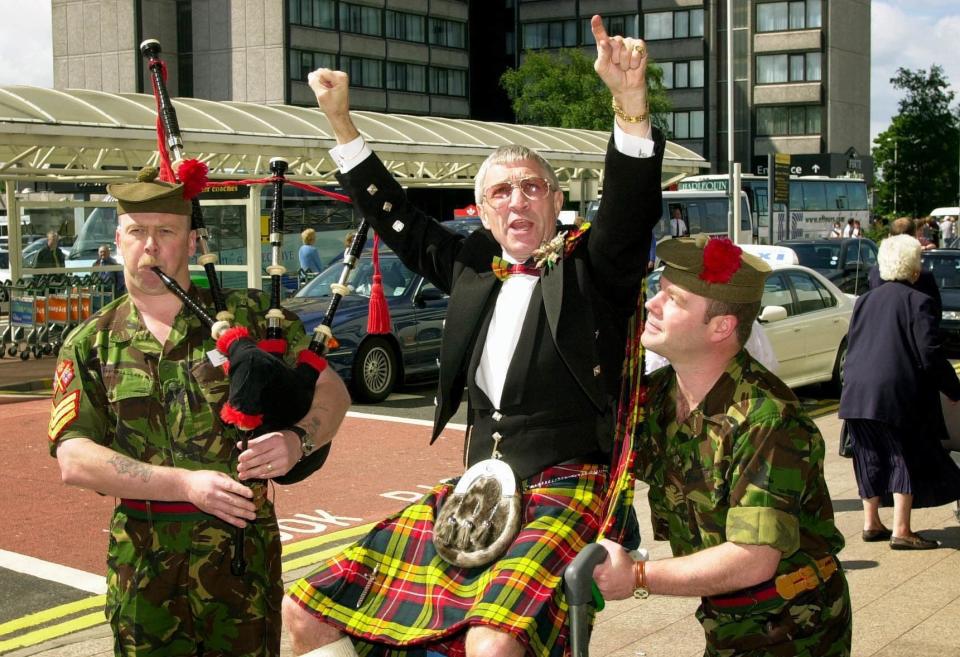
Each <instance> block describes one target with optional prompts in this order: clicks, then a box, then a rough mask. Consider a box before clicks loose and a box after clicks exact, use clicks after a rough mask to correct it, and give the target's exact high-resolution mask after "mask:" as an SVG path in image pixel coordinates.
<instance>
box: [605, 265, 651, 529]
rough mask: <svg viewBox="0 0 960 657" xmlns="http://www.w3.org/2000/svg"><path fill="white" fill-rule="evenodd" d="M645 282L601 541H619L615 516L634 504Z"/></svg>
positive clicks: (631, 334)
mask: <svg viewBox="0 0 960 657" xmlns="http://www.w3.org/2000/svg"><path fill="white" fill-rule="evenodd" d="M645 289H646V280H644V281H643V283H642V284H641V293H640V294H638V295H637V310H636V312H635V313H634V315H633V317H632V318H631V319H630V324H629V326H628V329H627V347H626V355H625V357H624V359H623V376H622V384H621V387H620V402H619V404H618V407H617V428H616V433H615V435H614V441H613V460H612V461H611V463H612V468H611V471H610V487H609V488H608V489H607V497H606V499H605V500H604V504H603V513H602V514H601V516H600V517H601V518H602V522H601V523H600V535H599V536H598V537H597V540H600V539H601V538H609V539H611V540H613V541H617V542H619V541H620V540H621V539H622V536H620V534H621V533H622V529H623V527H622V522H621V526H615V524H614V523H615V521H616V520H617V519H618V513H619V514H620V516H621V521H622V515H623V512H624V511H625V510H626V509H628V508H630V506H631V505H632V504H633V494H634V484H635V483H636V478H635V476H634V472H633V465H634V462H635V461H636V456H637V452H636V440H635V439H634V432H635V431H636V429H637V427H641V426H642V424H643V418H644V414H645V410H646V409H645V405H646V402H647V385H646V377H645V376H644V371H643V367H644V363H643V345H642V344H640V336H641V335H642V334H643V321H644V301H645V294H644V292H643V290H645Z"/></svg>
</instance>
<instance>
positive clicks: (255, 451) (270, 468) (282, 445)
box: [237, 431, 303, 481]
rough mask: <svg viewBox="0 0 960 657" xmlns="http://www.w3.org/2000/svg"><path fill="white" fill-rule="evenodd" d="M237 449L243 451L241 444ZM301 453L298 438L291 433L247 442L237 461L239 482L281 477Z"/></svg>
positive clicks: (281, 432) (238, 444) (281, 433)
mask: <svg viewBox="0 0 960 657" xmlns="http://www.w3.org/2000/svg"><path fill="white" fill-rule="evenodd" d="M237 447H238V448H240V449H243V444H242V443H237ZM302 452H303V450H302V448H301V447H300V438H299V437H297V434H295V433H293V432H292V431H271V432H270V433H265V434H263V435H262V436H257V437H256V438H253V439H251V440H249V441H247V449H245V450H244V451H243V452H241V453H240V457H239V458H238V459H237V475H238V476H239V478H240V480H241V481H246V480H248V479H272V478H273V477H281V476H283V475H285V474H287V473H288V472H289V471H290V468H292V467H293V466H294V465H296V464H297V461H299V460H300V456H301V454H302Z"/></svg>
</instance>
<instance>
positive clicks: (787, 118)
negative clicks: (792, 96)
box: [757, 105, 822, 137]
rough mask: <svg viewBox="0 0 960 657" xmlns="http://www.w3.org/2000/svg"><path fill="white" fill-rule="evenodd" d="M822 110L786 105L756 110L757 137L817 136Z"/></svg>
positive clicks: (806, 106)
mask: <svg viewBox="0 0 960 657" xmlns="http://www.w3.org/2000/svg"><path fill="white" fill-rule="evenodd" d="M821 113H822V108H821V107H820V106H819V105H788V106H780V107H776V106H774V107H758V108H757V135H759V136H768V137H786V136H799V135H819V134H820V130H821V126H820V118H821Z"/></svg>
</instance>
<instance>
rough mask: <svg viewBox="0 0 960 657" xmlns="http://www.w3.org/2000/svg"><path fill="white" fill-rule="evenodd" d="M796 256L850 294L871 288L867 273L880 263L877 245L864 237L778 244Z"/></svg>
mask: <svg viewBox="0 0 960 657" xmlns="http://www.w3.org/2000/svg"><path fill="white" fill-rule="evenodd" d="M777 246H785V247H788V248H790V249H792V250H793V252H794V253H796V254H797V258H798V259H799V264H801V265H803V266H804V267H809V268H810V269H813V270H815V271H816V272H818V273H820V274H822V275H823V276H825V277H826V278H827V279H828V280H829V281H830V282H831V283H833V284H834V285H836V286H837V287H838V288H840V289H841V290H842V291H843V292H846V293H848V294H854V295H857V294H863V293H864V292H866V291H867V290H869V289H870V284H869V282H868V278H867V275H868V272H869V271H870V268H871V267H873V266H874V265H875V264H877V245H876V244H875V243H874V242H873V240H869V239H867V238H865V237H848V238H844V239H839V240H838V239H802V240H785V241H783V242H777Z"/></svg>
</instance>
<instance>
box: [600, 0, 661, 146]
mask: <svg viewBox="0 0 960 657" xmlns="http://www.w3.org/2000/svg"><path fill="white" fill-rule="evenodd" d="M590 28H591V30H592V31H593V38H594V40H595V41H596V42H597V59H596V61H594V63H593V69H594V70H595V71H596V72H597V75H599V76H600V79H601V80H603V83H604V84H605V85H607V88H608V89H609V90H610V93H611V94H612V95H613V99H614V100H615V101H616V102H617V104H618V105H619V106H620V108H621V109H622V110H623V112H624V113H625V114H626V115H628V116H640V115H644V114H649V112H648V109H649V108H648V106H647V57H648V53H647V47H646V44H644V42H643V39H634V38H630V37H622V36H619V35H618V36H613V37H611V36H609V35H608V34H607V30H606V29H605V28H604V27H603V21H602V20H601V19H600V17H599V16H594V17H593V18H592V19H591V20H590ZM617 120H618V122H619V125H620V127H621V128H623V129H624V130H625V131H626V132H629V133H632V134H637V135H639V136H643V137H646V136H649V134H650V119H649V117H648V118H647V119H646V120H644V121H640V122H638V123H629V122H626V121H620V120H619V119H617Z"/></svg>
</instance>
